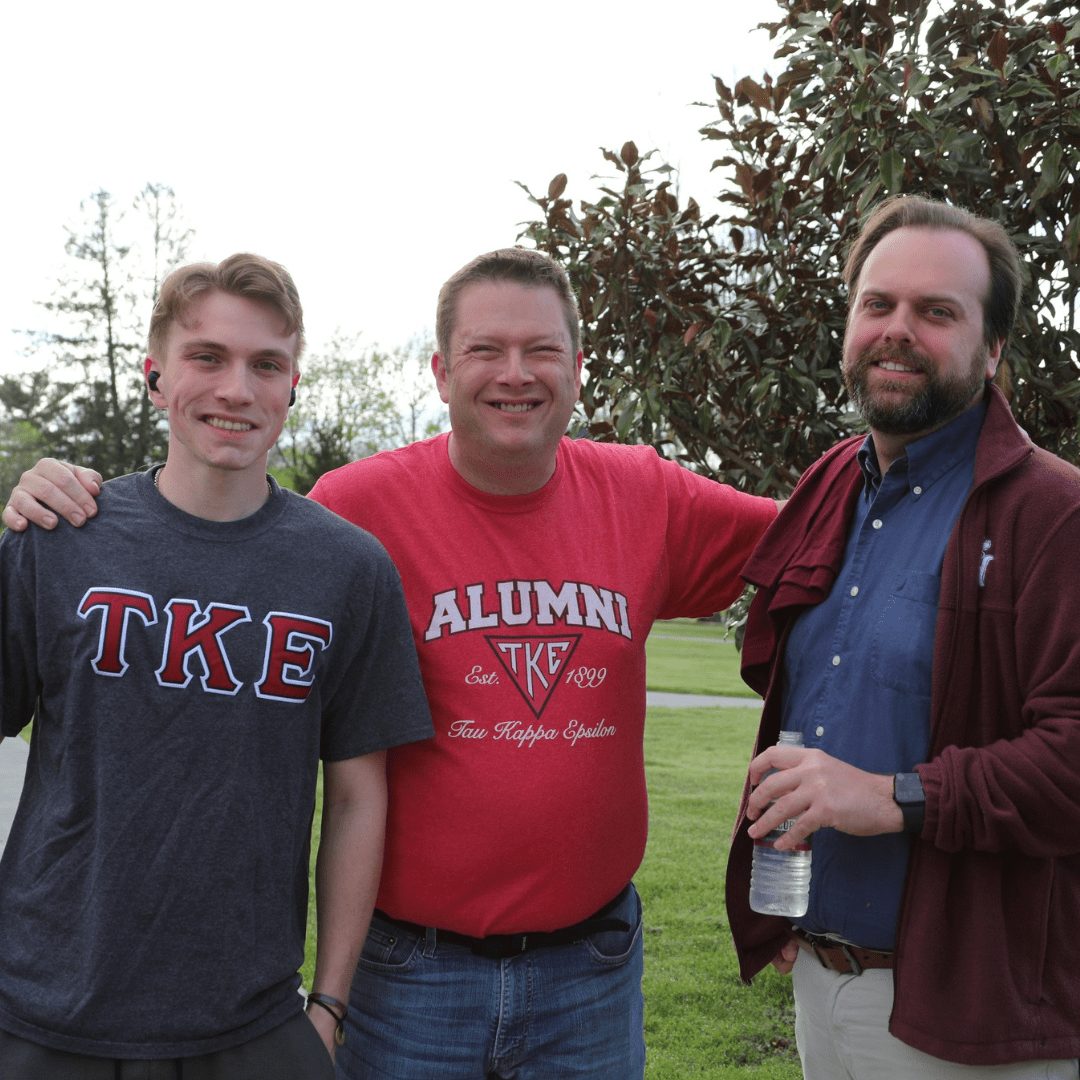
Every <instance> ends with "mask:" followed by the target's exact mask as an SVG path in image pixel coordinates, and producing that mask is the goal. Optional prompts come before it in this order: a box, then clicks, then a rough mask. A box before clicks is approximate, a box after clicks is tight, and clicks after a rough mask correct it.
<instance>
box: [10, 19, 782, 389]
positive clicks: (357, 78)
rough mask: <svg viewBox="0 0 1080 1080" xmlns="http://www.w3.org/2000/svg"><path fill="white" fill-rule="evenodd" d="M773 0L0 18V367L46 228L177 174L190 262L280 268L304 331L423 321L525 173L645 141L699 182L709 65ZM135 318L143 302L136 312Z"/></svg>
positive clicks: (704, 191) (42, 284) (47, 249)
mask: <svg viewBox="0 0 1080 1080" xmlns="http://www.w3.org/2000/svg"><path fill="white" fill-rule="evenodd" d="M778 11H779V9H778V7H777V5H776V4H775V3H774V2H773V0H739V2H735V0H661V2H655V0H653V2H639V0H605V2H602V3H598V2H590V0H576V2H564V0H548V2H547V3H542V4H530V5H523V4H514V3H508V2H507V0H500V2H487V0H458V2H457V3H455V4H428V3H423V4H421V3H408V2H399V3H396V4H371V5H369V4H347V3H342V2H340V0H339V2H336V3H331V2H324V0H301V2H299V3H297V2H293V3H288V4H282V3H278V2H276V0H264V2H262V3H257V4H256V3H246V2H244V3H233V2H229V0H216V2H214V3H207V2H204V0H185V2H176V3H155V4H149V3H146V2H145V0H140V2H127V0H102V2H99V3H94V4H89V3H85V0H83V2H78V3H74V2H66V0H65V2H53V3H50V2H48V0H44V2H42V3H40V4H17V5H8V7H7V8H6V9H5V12H4V14H3V15H0V95H2V100H3V101H4V109H3V112H2V114H0V133H2V145H3V147H4V150H5V153H4V165H3V166H2V173H3V175H2V176H0V193H2V195H3V198H2V200H0V205H2V207H3V213H4V215H5V223H4V228H3V235H4V238H5V244H4V247H3V258H2V261H0V370H3V371H11V370H20V369H23V368H26V367H28V366H30V364H29V362H28V361H27V360H26V359H25V358H24V357H22V356H20V355H19V349H20V348H22V345H21V339H20V337H19V336H18V335H16V334H14V333H13V331H14V330H17V329H20V328H45V327H47V325H48V320H47V313H46V312H44V311H43V310H41V309H40V308H38V307H37V306H35V303H34V301H36V300H43V299H46V298H48V296H49V295H50V292H51V290H52V288H53V284H54V282H55V280H56V278H57V276H58V274H59V273H60V272H61V270H62V268H63V265H64V251H63V245H64V239H65V232H64V225H65V224H73V223H75V222H76V221H77V220H78V209H79V203H80V201H81V200H83V199H85V198H86V197H87V196H88V195H89V194H90V193H91V192H93V191H95V190H97V189H99V188H105V189H106V190H108V191H110V192H112V193H113V195H114V196H115V197H116V200H117V202H118V204H126V203H127V202H129V201H130V199H131V198H132V196H133V195H134V194H135V193H136V192H137V191H138V190H139V189H140V188H141V187H142V186H143V185H144V184H145V183H146V182H147V181H150V180H152V181H158V182H162V183H165V184H168V185H170V186H171V187H172V188H174V190H175V191H176V194H177V197H178V198H179V200H180V202H181V204H182V205H183V207H184V210H185V213H186V217H187V219H188V222H189V223H190V225H191V226H192V227H193V228H194V229H195V231H196V235H195V239H194V242H193V245H192V247H191V249H190V253H189V254H190V257H191V258H192V259H202V258H208V259H213V260H215V261H216V260H219V259H221V258H223V257H224V256H225V255H228V254H230V253H232V252H234V251H240V250H249V251H256V252H259V253H260V254H264V255H267V256H269V257H271V258H274V259H277V260H278V261H280V262H282V263H284V264H285V265H286V266H288V268H289V269H290V270H291V271H292V273H293V276H294V277H295V278H296V281H297V284H298V286H299V288H300V292H301V296H302V299H303V301H304V307H305V314H306V321H307V325H308V331H309V339H310V340H311V343H312V346H313V347H317V346H318V343H319V342H320V340H322V339H325V338H327V337H329V336H330V334H331V333H332V332H333V331H334V330H336V329H338V328H341V329H343V330H344V331H346V332H362V334H363V337H364V340H365V341H367V342H370V343H372V344H375V343H378V344H381V345H383V346H385V347H393V346H395V345H399V344H404V343H405V342H406V341H408V340H409V339H410V338H411V337H413V336H415V335H417V334H422V333H424V332H426V331H430V328H431V326H432V324H433V311H434V305H435V296H436V293H437V291H438V287H439V285H440V284H441V282H442V281H443V280H445V278H446V277H448V276H449V275H450V274H451V273H453V271H454V270H456V269H457V268H458V267H459V266H460V265H462V264H463V263H464V262H466V261H468V259H470V258H472V256H474V255H476V254H478V253H480V252H481V251H486V250H489V249H491V248H494V247H501V246H505V245H508V244H512V243H513V242H514V240H515V238H516V236H517V233H518V231H519V223H521V222H523V221H525V220H526V219H528V218H529V217H531V216H532V207H531V204H529V202H528V200H527V198H526V196H525V194H524V193H523V192H522V191H521V190H520V189H519V188H518V187H516V186H515V184H514V181H515V180H521V181H523V182H525V183H526V184H528V185H529V186H530V187H531V188H533V189H534V190H537V191H540V192H542V191H545V190H546V188H547V183H548V181H549V180H550V179H551V177H552V176H554V175H555V174H556V173H559V172H566V173H567V174H568V176H569V178H570V186H569V188H568V192H567V193H568V194H569V195H570V196H572V197H573V198H575V199H578V198H581V197H582V196H588V195H591V194H592V193H594V192H595V182H594V181H593V179H592V177H593V176H595V175H596V174H601V175H603V174H604V173H605V170H606V169H607V165H606V163H605V162H604V160H603V159H602V157H601V154H600V151H599V147H601V146H605V147H608V148H610V149H613V150H618V148H619V147H620V146H621V145H622V143H623V142H624V141H625V140H627V139H634V140H635V141H636V143H637V144H638V147H639V148H640V149H641V150H642V151H644V150H646V149H648V148H650V147H657V148H658V149H659V150H660V151H661V153H662V155H663V157H664V158H665V159H666V160H667V161H668V162H669V163H670V164H672V165H675V166H678V167H679V168H680V169H681V172H682V190H683V192H684V193H690V194H693V195H694V196H695V197H696V198H697V199H698V200H699V201H701V202H703V201H705V200H707V199H708V197H709V196H710V195H711V194H712V192H713V191H714V190H715V188H716V180H715V178H713V177H710V175H709V164H710V163H711V161H712V159H713V157H714V156H715V155H714V153H713V150H714V146H715V144H713V146H710V145H709V144H707V143H706V142H705V141H704V140H702V139H701V137H700V135H699V134H698V129H699V128H700V127H702V126H703V125H704V124H705V123H707V122H708V121H709V120H711V119H712V118H713V116H714V115H715V111H714V110H713V111H710V110H708V109H704V108H695V107H694V106H693V104H692V103H693V102H695V101H712V100H713V84H712V76H713V75H714V74H716V75H720V76H721V77H723V78H725V79H726V80H727V81H729V82H730V81H731V80H732V79H733V78H735V77H737V76H740V75H744V74H752V75H755V76H760V74H761V72H762V70H763V69H764V66H765V64H766V63H767V62H768V59H769V57H770V56H771V53H772V51H773V47H772V46H771V45H770V42H769V39H768V36H767V35H766V34H765V33H763V32H761V31H755V32H753V33H751V28H752V27H753V26H754V25H755V24H756V23H758V22H760V21H762V20H765V19H770V20H771V19H773V18H774V17H775V16H777V15H778ZM147 314H149V313H147Z"/></svg>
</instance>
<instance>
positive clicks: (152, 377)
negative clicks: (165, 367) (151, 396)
mask: <svg viewBox="0 0 1080 1080" xmlns="http://www.w3.org/2000/svg"><path fill="white" fill-rule="evenodd" d="M160 378H161V372H160V371H148V372H147V373H146V385H147V386H149V387H150V389H151V390H157V384H158V379H160Z"/></svg>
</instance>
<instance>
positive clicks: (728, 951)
mask: <svg viewBox="0 0 1080 1080" xmlns="http://www.w3.org/2000/svg"><path fill="white" fill-rule="evenodd" d="M722 635H723V630H722V628H720V627H717V626H715V625H714V624H695V623H691V622H675V623H663V624H659V625H658V627H657V630H656V631H655V632H654V636H653V637H652V638H650V640H649V643H648V644H649V677H648V685H649V689H650V690H653V689H669V690H675V691H678V690H683V691H686V692H694V693H718V694H729V693H734V692H736V690H737V685H738V686H741V683H740V684H736V681H735V680H737V679H738V673H737V667H738V656H737V653H736V652H735V648H734V645H733V644H732V643H730V642H723V641H722V640H721V638H722ZM680 637H694V638H695V641H691V642H686V641H680V640H677V639H678V638H680ZM688 645H689V646H691V647H693V648H699V649H700V650H701V651H700V654H699V656H698V659H697V660H696V661H695V664H684V662H683V657H684V656H685V654H686V652H687V651H688V650H687V646H688ZM681 670H687V671H693V674H694V677H695V678H694V681H692V682H691V683H690V684H689V685H687V684H686V683H685V682H683V683H680V682H679V681H678V678H677V676H678V672H679V671H681ZM757 716H758V713H757V709H756V707H754V706H753V705H752V704H751V703H749V702H748V707H747V708H745V709H650V710H649V714H648V722H647V724H646V737H645V755H646V769H647V775H648V783H649V800H650V826H649V829H650V832H649V846H648V850H647V851H646V854H645V860H644V862H643V863H642V866H641V869H640V871H639V872H638V874H637V876H636V878H635V881H636V883H637V886H638V889H639V890H640V892H641V896H642V900H643V902H644V908H645V1034H646V1043H647V1046H648V1065H647V1069H646V1076H647V1080H691V1078H710V1080H736V1078H750V1077H753V1078H756V1080H799V1078H800V1077H801V1071H800V1069H799V1064H798V1058H797V1056H796V1054H795V1040H794V1017H793V1012H792V999H791V984H790V980H789V979H788V978H786V977H783V976H780V975H777V974H776V973H775V972H774V971H772V969H771V968H770V969H769V970H767V971H765V972H763V973H762V974H761V975H759V976H758V977H757V979H756V980H755V981H754V984H753V986H750V987H746V986H743V985H742V984H741V983H740V982H739V978H738V969H737V967H736V963H735V951H734V948H733V947H732V944H731V936H730V933H729V931H728V927H727V921H726V918H725V914H724V866H725V863H726V860H727V845H728V838H729V836H730V833H731V827H732V823H733V821H734V818H735V812H736V810H737V808H738V802H739V796H740V794H741V791H742V784H743V779H744V777H745V775H746V764H747V761H748V760H749V757H750V750H751V747H752V746H753V741H754V734H755V732H756V730H757ZM317 840H318V821H317V819H316V831H315V836H314V838H313V850H314V845H315V844H316V843H317ZM310 915H311V919H312V920H313V919H314V905H313V904H312V909H311V913H310ZM313 929H314V927H313V921H312V923H311V924H309V935H308V961H307V964H306V966H305V969H304V977H305V983H306V984H308V985H310V978H311V966H312V964H313V962H314V948H313V943H314V933H313Z"/></svg>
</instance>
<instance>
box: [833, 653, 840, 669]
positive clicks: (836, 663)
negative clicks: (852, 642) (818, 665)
mask: <svg viewBox="0 0 1080 1080" xmlns="http://www.w3.org/2000/svg"><path fill="white" fill-rule="evenodd" d="M832 666H833V667H839V666H840V657H839V656H834V657H833V658H832Z"/></svg>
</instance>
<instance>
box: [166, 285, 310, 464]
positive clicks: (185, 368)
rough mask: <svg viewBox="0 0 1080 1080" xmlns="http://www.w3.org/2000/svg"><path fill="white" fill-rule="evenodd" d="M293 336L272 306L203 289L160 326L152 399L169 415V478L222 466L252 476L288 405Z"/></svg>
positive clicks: (292, 372) (262, 461)
mask: <svg viewBox="0 0 1080 1080" xmlns="http://www.w3.org/2000/svg"><path fill="white" fill-rule="evenodd" d="M296 349H297V335H296V334H295V333H287V332H286V330H285V325H284V318H283V317H282V315H281V314H280V313H278V312H277V311H275V310H274V309H273V308H272V307H270V306H268V305H266V304H263V303H259V302H256V301H252V300H248V299H245V298H244V297H241V296H234V295H232V294H230V293H224V292H220V291H217V290H215V291H211V292H207V293H205V294H203V295H202V296H200V297H199V298H198V299H196V300H195V301H194V302H193V303H192V304H191V305H190V306H189V307H188V308H187V310H186V312H185V313H184V316H183V318H182V319H176V320H174V321H173V322H172V324H171V325H170V326H169V328H168V332H167V334H166V336H165V340H164V352H165V355H164V358H161V357H152V358H151V359H150V360H149V361H148V363H147V366H148V370H150V369H153V370H157V371H158V372H159V373H160V378H159V382H158V389H157V390H154V391H151V393H150V397H151V400H153V402H154V404H155V405H157V406H159V407H161V408H165V409H166V410H167V411H168V414H169V457H168V463H167V466H166V469H167V471H170V470H171V472H172V477H173V478H176V477H177V476H178V474H183V475H185V476H186V477H188V478H189V479H197V478H198V477H199V476H205V475H206V470H211V471H217V470H226V471H229V472H239V473H243V474H252V475H253V476H257V478H258V483H259V484H262V483H263V480H262V477H263V474H264V473H265V471H266V456H267V453H268V452H269V450H270V448H271V447H272V446H273V445H274V442H275V441H276V440H277V437H278V435H280V433H281V428H282V426H283V424H284V423H285V416H286V414H287V412H288V407H289V393H290V390H291V389H292V386H293V383H294V380H295V376H296V360H295V356H296Z"/></svg>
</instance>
